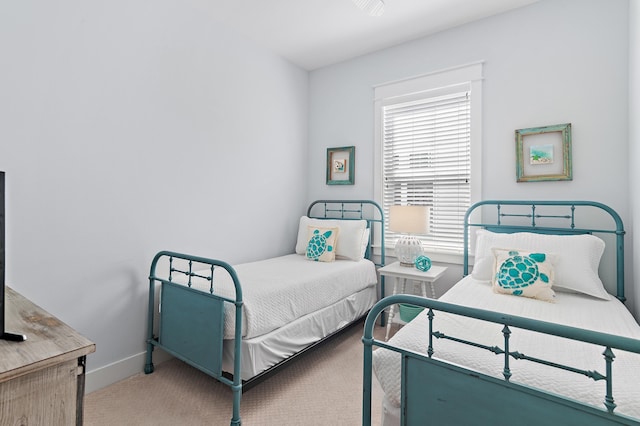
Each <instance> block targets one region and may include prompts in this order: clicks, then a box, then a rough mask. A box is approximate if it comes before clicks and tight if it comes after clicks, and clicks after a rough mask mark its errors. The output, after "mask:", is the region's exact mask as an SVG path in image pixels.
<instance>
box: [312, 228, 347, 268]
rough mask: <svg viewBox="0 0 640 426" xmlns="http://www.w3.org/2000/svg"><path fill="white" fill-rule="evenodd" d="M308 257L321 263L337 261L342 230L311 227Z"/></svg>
mask: <svg viewBox="0 0 640 426" xmlns="http://www.w3.org/2000/svg"><path fill="white" fill-rule="evenodd" d="M307 229H308V234H307V235H308V240H307V250H306V257H307V259H309V260H315V261H319V262H333V261H334V260H336V244H337V242H338V231H339V230H340V228H337V227H336V228H321V227H317V226H309V227H308V228H307Z"/></svg>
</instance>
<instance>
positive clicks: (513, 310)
mask: <svg viewBox="0 0 640 426" xmlns="http://www.w3.org/2000/svg"><path fill="white" fill-rule="evenodd" d="M556 299H557V300H556V303H548V302H543V301H539V300H533V299H527V298H524V297H515V296H510V295H499V294H495V293H493V291H492V290H491V286H490V284H488V283H484V282H480V281H474V280H473V278H472V277H471V276H467V277H465V278H464V279H463V280H462V281H461V282H459V283H458V284H456V285H455V286H454V287H453V288H452V289H451V290H449V291H448V292H447V293H446V294H445V295H444V296H443V297H442V298H441V299H440V300H442V301H445V302H449V303H456V304H459V305H465V306H474V307H477V308H481V309H486V310H490V311H496V312H503V313H507V314H511V315H517V316H522V317H532V318H537V319H540V320H543V321H550V322H555V323H560V324H564V325H569V326H574V327H580V328H586V329H591V330H595V331H601V332H605V333H611V334H617V335H621V336H626V337H632V338H635V339H640V327H639V326H638V324H637V323H636V321H635V320H634V318H633V317H632V316H631V314H630V313H629V311H628V310H627V309H626V308H625V307H624V305H623V304H622V303H620V302H619V301H618V300H617V299H614V300H611V301H604V300H599V299H595V298H591V297H588V296H582V295H578V294H569V293H561V292H558V293H557V296H556ZM501 329H502V326H501V325H499V324H490V323H486V322H481V321H478V320H474V319H470V318H464V317H458V316H454V315H449V314H445V313H441V312H436V318H435V319H434V331H435V330H439V331H441V332H443V333H445V334H447V335H450V336H456V337H461V338H463V339H467V340H471V341H474V342H481V343H482V344H486V345H497V346H500V347H504V341H503V338H502V334H501ZM511 331H512V334H511V340H510V350H512V351H519V352H521V353H524V354H526V355H528V356H533V357H537V358H542V359H547V360H553V361H555V362H560V363H563V364H566V365H571V366H574V367H578V368H581V369H585V370H594V369H595V370H597V371H598V372H600V373H603V374H604V373H606V370H605V364H604V358H603V356H602V352H603V348H602V347H598V346H594V345H589V344H586V343H581V342H574V341H570V340H567V339H561V338H557V337H554V336H543V335H541V334H539V333H533V332H529V331H525V330H520V329H516V328H512V329H511ZM427 333H428V318H427V315H426V312H422V313H421V314H419V315H418V316H417V317H416V318H415V319H414V320H413V321H412V322H410V323H409V324H407V325H406V326H404V327H403V328H402V329H401V330H399V331H398V333H396V335H395V336H394V337H393V338H392V339H390V342H391V343H393V344H394V345H395V346H401V347H405V348H409V349H412V350H414V351H417V352H421V353H426V350H427V344H428V341H427V336H426V334H427ZM434 349H435V354H434V358H438V359H442V360H446V361H447V362H451V363H456V364H460V365H462V366H464V367H466V368H470V369H474V370H476V371H479V372H482V373H485V374H487V375H491V376H494V377H500V378H502V368H503V359H504V357H503V356H502V355H500V356H498V355H494V354H492V353H490V352H488V351H486V350H482V349H476V348H472V347H469V346H467V345H461V344H457V343H455V342H451V341H445V340H438V339H434ZM614 353H615V355H616V358H615V360H614V362H613V384H614V389H613V396H614V399H615V402H616V404H618V407H617V408H616V412H618V413H620V414H626V415H630V416H633V417H637V418H640V368H639V366H640V355H637V354H630V353H625V352H622V351H615V350H614ZM510 367H511V370H512V373H513V376H512V377H511V381H512V382H514V383H524V384H526V385H529V386H534V387H537V388H541V389H544V390H547V391H550V392H554V393H557V394H561V395H564V396H568V397H570V398H573V399H577V400H579V401H582V402H586V403H589V404H592V405H594V406H597V407H598V408H604V405H603V403H602V401H603V400H604V395H605V383H604V381H598V382H594V381H593V380H592V379H590V378H587V377H585V376H582V375H578V374H574V373H568V372H565V371H563V370H559V369H555V368H548V367H543V366H540V365H537V364H533V363H531V362H528V361H522V360H514V359H513V358H511V361H510ZM373 370H374V373H375V374H376V376H377V378H378V380H379V382H380V384H381V386H382V389H383V390H384V392H385V394H386V396H387V398H388V400H389V401H390V402H391V403H392V404H394V405H395V406H399V405H400V381H399V378H400V358H399V354H398V353H395V352H391V351H389V350H385V349H377V350H375V351H374V354H373Z"/></svg>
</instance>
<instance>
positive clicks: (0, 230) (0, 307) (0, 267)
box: [0, 172, 4, 336]
mask: <svg viewBox="0 0 640 426" xmlns="http://www.w3.org/2000/svg"><path fill="white" fill-rule="evenodd" d="M0 333H2V334H4V172H0ZM0 336H1V335H0Z"/></svg>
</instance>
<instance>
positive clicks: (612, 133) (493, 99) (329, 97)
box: [308, 0, 634, 310]
mask: <svg viewBox="0 0 640 426" xmlns="http://www.w3.org/2000/svg"><path fill="white" fill-rule="evenodd" d="M628 10H629V3H628V1H627V0H615V1H607V0H587V1H582V0H541V1H539V2H537V3H534V4H532V5H530V6H527V7H524V8H521V9H517V10H514V11H511V12H508V13H504V14H501V15H497V16H494V17H490V18H487V19H484V20H481V21H477V22H475V23H471V24H467V25H464V26H460V27H458V28H454V29H451V30H448V31H444V32H441V33H438V34H435V35H432V36H429V37H425V38H422V39H420V40H417V41H414V42H409V43H405V44H402V45H399V46H396V47H393V48H389V49H385V50H382V51H379V52H376V53H373V54H369V55H366V56H362V57H359V58H356V59H353V60H350V61H346V62H343V63H340V64H336V65H334V66H329V67H326V68H323V69H319V70H316V71H314V72H312V73H311V74H310V117H311V118H310V122H309V135H310V136H309V167H308V169H309V183H308V185H309V191H308V199H314V198H323V197H326V198H330V197H336V196H339V197H361V198H369V197H372V196H373V166H374V165H373V144H374V140H373V138H374V124H373V119H374V114H373V87H374V86H375V85H379V84H382V83H386V82H390V81H394V80H399V79H404V78H409V77H413V76H417V75H422V74H426V73H430V72H433V71H438V70H442V69H446V68H449V67H453V66H457V65H463V64H468V63H472V62H476V61H484V81H483V92H482V93H483V110H482V114H483V121H482V135H483V138H482V139H483V140H482V144H483V145H482V152H483V156H482V198H484V199H491V198H506V199H527V198H531V199H543V198H546V199H593V200H597V201H601V202H604V203H606V204H609V205H610V206H612V207H613V208H614V209H616V210H617V211H618V212H619V213H620V214H621V216H622V218H623V220H624V221H625V222H626V223H627V225H630V222H631V221H630V217H629V208H630V206H629V201H628V199H629V197H628V194H629V192H630V185H629V162H628V160H627V158H628V155H629V142H628V141H629V137H628V132H629V128H628V123H629V116H628V96H627V89H628V31H629V18H628ZM560 123H572V133H573V176H574V179H573V181H565V182H528V183H517V182H516V178H515V149H514V130H515V129H520V128H528V127H537V126H544V125H551V124H560ZM346 145H355V146H356V166H355V167H356V177H355V185H353V186H340V187H332V186H327V185H325V175H324V167H325V166H324V164H325V156H326V148H327V147H331V146H346ZM628 235H629V237H630V238H628V239H627V241H628V244H627V247H628V248H631V243H630V241H631V238H632V237H633V235H632V233H630V232H629V233H628ZM632 263H633V262H629V261H628V262H627V277H628V279H630V278H631V277H632V272H631V271H632ZM452 266H453V267H452V269H451V270H450V274H449V276H448V277H447V281H448V283H443V284H445V287H446V284H449V285H450V284H452V283H454V282H455V281H456V280H457V279H459V277H460V276H461V268H460V267H459V266H456V265H452ZM629 293H630V294H629V296H630V299H631V300H630V303H629V306H630V308H631V309H632V310H633V299H634V297H633V292H632V291H630V292H629Z"/></svg>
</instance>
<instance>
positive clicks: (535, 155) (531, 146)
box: [516, 123, 573, 182]
mask: <svg viewBox="0 0 640 426" xmlns="http://www.w3.org/2000/svg"><path fill="white" fill-rule="evenodd" d="M516 179H517V181H518V182H543V181H557V180H573V165H572V162H571V123H565V124H555V125H551V126H542V127H531V128H528V129H518V130H516Z"/></svg>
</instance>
